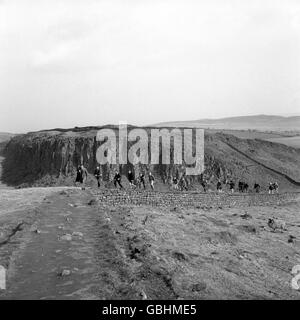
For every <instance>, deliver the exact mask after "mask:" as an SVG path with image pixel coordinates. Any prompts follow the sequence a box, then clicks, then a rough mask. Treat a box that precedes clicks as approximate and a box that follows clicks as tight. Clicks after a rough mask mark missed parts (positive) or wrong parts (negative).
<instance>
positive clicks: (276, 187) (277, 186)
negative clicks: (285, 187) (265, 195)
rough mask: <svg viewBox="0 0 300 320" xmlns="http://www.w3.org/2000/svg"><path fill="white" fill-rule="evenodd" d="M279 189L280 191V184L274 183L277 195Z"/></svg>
mask: <svg viewBox="0 0 300 320" xmlns="http://www.w3.org/2000/svg"><path fill="white" fill-rule="evenodd" d="M278 189H279V185H278V183H277V182H274V183H273V190H274V191H275V192H276V193H278Z"/></svg>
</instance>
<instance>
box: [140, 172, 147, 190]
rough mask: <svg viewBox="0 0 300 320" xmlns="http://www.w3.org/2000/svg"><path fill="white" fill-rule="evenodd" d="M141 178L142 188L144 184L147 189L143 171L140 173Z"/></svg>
mask: <svg viewBox="0 0 300 320" xmlns="http://www.w3.org/2000/svg"><path fill="white" fill-rule="evenodd" d="M139 178H140V179H139V180H140V188H141V187H142V185H143V187H144V189H146V184H145V175H144V174H143V173H142V172H141V173H140V177H139Z"/></svg>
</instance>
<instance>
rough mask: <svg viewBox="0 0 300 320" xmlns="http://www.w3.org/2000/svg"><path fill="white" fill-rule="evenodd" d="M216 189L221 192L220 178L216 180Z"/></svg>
mask: <svg viewBox="0 0 300 320" xmlns="http://www.w3.org/2000/svg"><path fill="white" fill-rule="evenodd" d="M217 191H218V192H222V183H221V181H220V180H218V182H217Z"/></svg>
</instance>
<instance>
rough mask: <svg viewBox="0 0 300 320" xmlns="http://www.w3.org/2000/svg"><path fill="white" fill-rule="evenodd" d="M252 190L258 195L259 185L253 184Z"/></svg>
mask: <svg viewBox="0 0 300 320" xmlns="http://www.w3.org/2000/svg"><path fill="white" fill-rule="evenodd" d="M253 189H254V190H255V192H256V193H259V191H260V185H259V184H258V183H256V182H255V183H254V187H253Z"/></svg>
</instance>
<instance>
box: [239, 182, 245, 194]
mask: <svg viewBox="0 0 300 320" xmlns="http://www.w3.org/2000/svg"><path fill="white" fill-rule="evenodd" d="M243 187H244V182H242V181H239V192H243Z"/></svg>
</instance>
